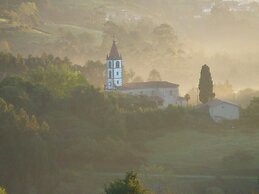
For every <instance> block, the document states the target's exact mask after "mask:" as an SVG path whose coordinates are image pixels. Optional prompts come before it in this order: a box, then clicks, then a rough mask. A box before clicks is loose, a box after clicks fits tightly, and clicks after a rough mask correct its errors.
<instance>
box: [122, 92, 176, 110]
mask: <svg viewBox="0 0 259 194" xmlns="http://www.w3.org/2000/svg"><path fill="white" fill-rule="evenodd" d="M121 92H122V93H125V94H131V95H145V96H150V97H151V96H158V97H160V98H162V99H163V100H164V103H163V107H167V106H168V105H170V104H172V105H177V99H178V96H179V89H178V88H141V89H124V90H122V91H121Z"/></svg>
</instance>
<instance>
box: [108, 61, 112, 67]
mask: <svg viewBox="0 0 259 194" xmlns="http://www.w3.org/2000/svg"><path fill="white" fill-rule="evenodd" d="M109 68H110V69H111V68H112V62H111V61H109Z"/></svg>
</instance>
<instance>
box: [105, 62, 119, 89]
mask: <svg viewBox="0 0 259 194" xmlns="http://www.w3.org/2000/svg"><path fill="white" fill-rule="evenodd" d="M117 62H119V67H117V66H116V64H117ZM105 84H106V88H107V89H109V90H112V89H115V88H116V87H118V86H122V84H123V81H122V60H107V63H106V83H105Z"/></svg>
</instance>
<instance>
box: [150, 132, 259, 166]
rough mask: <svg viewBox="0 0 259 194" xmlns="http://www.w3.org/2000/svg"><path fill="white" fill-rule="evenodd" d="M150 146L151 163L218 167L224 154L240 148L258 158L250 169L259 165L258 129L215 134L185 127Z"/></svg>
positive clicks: (234, 151) (229, 153)
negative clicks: (256, 130) (254, 131)
mask: <svg viewBox="0 0 259 194" xmlns="http://www.w3.org/2000/svg"><path fill="white" fill-rule="evenodd" d="M147 146H148V147H149V148H151V149H152V150H153V153H152V154H151V155H150V157H149V159H148V161H149V162H150V163H151V164H157V165H165V166H169V167H171V168H172V169H177V168H179V169H185V168H187V169H188V168H204V169H217V168H220V167H221V162H222V158H223V157H225V156H229V155H231V154H233V153H236V152H239V151H241V152H245V153H248V154H250V155H252V156H254V157H255V160H254V161H253V163H252V164H249V166H247V168H255V167H257V168H258V164H259V153H258V152H259V132H257V133H254V134H246V133H241V132H239V131H235V130H231V131H228V132H225V133H218V134H215V133H214V134H213V133H204V132H199V131H189V130H183V131H178V132H173V133H170V134H167V135H165V136H164V137H161V138H158V139H156V140H154V141H151V142H149V143H148V145H147Z"/></svg>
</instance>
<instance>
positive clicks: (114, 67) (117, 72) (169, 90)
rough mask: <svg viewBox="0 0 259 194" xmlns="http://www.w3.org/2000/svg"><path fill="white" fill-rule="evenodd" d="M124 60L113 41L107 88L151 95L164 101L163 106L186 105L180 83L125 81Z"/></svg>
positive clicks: (107, 66) (107, 69)
mask: <svg viewBox="0 0 259 194" xmlns="http://www.w3.org/2000/svg"><path fill="white" fill-rule="evenodd" d="M122 70H123V61H122V57H121V55H120V54H119V52H118V49H117V46H116V42H115V41H113V44H112V48H111V51H110V53H109V54H108V55H107V58H106V71H105V77H106V79H105V80H106V81H105V86H104V87H105V88H104V89H105V90H106V91H117V92H121V93H124V94H129V95H144V96H149V97H151V98H153V99H156V100H158V101H160V102H162V103H161V104H162V107H163V108H165V107H167V106H168V105H176V106H186V105H187V102H186V100H185V99H184V98H183V97H180V96H179V85H178V84H174V83H170V82H168V81H149V82H137V83H123V71H122Z"/></svg>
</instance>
